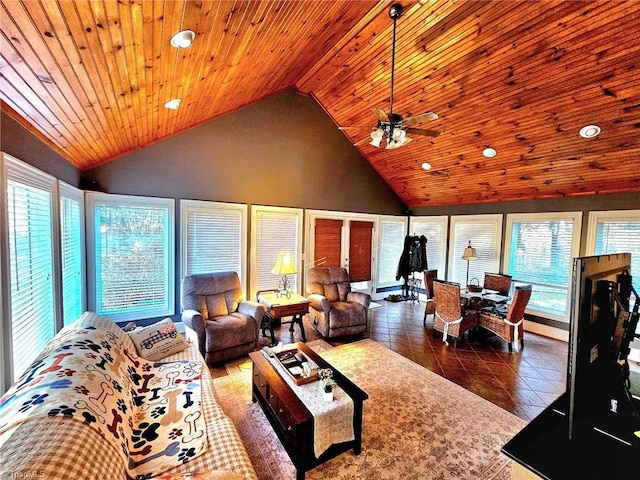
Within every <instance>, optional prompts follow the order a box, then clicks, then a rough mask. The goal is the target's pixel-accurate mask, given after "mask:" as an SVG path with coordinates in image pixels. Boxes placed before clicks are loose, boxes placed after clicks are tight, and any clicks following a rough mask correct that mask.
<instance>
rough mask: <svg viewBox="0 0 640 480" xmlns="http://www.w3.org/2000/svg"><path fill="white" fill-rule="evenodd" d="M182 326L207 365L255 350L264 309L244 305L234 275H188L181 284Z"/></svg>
mask: <svg viewBox="0 0 640 480" xmlns="http://www.w3.org/2000/svg"><path fill="white" fill-rule="evenodd" d="M182 308H183V312H182V322H183V323H184V324H185V327H186V328H185V333H186V336H187V338H189V339H191V340H192V341H193V342H196V344H197V345H198V348H199V349H200V353H202V356H203V357H204V359H205V361H206V362H207V364H209V365H211V364H215V363H219V362H223V361H225V360H228V359H230V358H235V357H239V356H242V355H244V354H246V353H249V352H252V351H254V350H256V349H257V348H258V329H259V328H260V322H261V321H262V316H263V315H264V306H263V305H261V304H259V303H258V302H250V301H244V300H243V299H242V288H241V286H240V279H239V278H238V274H237V273H236V272H218V273H205V274H198V275H189V276H187V277H185V278H184V280H183V281H182Z"/></svg>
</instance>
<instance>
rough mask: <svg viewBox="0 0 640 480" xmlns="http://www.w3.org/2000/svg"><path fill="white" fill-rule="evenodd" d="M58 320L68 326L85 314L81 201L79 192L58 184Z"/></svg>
mask: <svg viewBox="0 0 640 480" xmlns="http://www.w3.org/2000/svg"><path fill="white" fill-rule="evenodd" d="M60 232H61V239H60V259H61V264H62V265H61V266H62V316H63V322H64V325H69V324H70V323H72V322H73V321H74V320H76V319H77V318H79V317H80V315H82V313H83V312H84V310H85V305H86V301H85V288H84V272H85V265H84V261H85V260H84V259H85V248H84V198H83V193H82V190H78V189H77V188H73V187H71V186H70V185H66V184H63V183H62V182H60Z"/></svg>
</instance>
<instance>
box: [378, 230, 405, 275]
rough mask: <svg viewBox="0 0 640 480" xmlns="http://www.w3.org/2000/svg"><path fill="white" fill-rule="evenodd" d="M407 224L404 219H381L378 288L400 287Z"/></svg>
mask: <svg viewBox="0 0 640 480" xmlns="http://www.w3.org/2000/svg"><path fill="white" fill-rule="evenodd" d="M406 232H407V222H406V220H405V219H402V218H381V219H380V234H379V246H380V249H379V252H378V287H390V286H393V285H399V284H400V282H399V281H398V280H396V272H397V270H398V262H399V261H400V255H402V249H403V246H404V236H405V235H406Z"/></svg>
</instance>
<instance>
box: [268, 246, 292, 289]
mask: <svg viewBox="0 0 640 480" xmlns="http://www.w3.org/2000/svg"><path fill="white" fill-rule="evenodd" d="M271 273H273V274H274V275H282V278H281V279H280V282H279V283H278V293H277V294H276V295H277V296H278V297H283V296H285V297H287V298H291V292H290V291H289V279H288V278H287V275H291V274H294V273H298V271H297V270H296V267H295V265H294V259H293V256H292V255H290V254H288V253H279V254H278V258H277V259H276V264H275V266H274V267H273V269H272V270H271Z"/></svg>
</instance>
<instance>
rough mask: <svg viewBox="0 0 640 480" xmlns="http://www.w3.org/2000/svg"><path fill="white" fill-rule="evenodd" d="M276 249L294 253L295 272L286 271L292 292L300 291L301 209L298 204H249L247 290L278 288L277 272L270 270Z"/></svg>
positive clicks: (278, 251) (253, 293)
mask: <svg viewBox="0 0 640 480" xmlns="http://www.w3.org/2000/svg"><path fill="white" fill-rule="evenodd" d="M279 253H290V254H291V255H293V256H294V258H295V262H294V265H296V269H297V270H298V273H297V274H296V275H289V276H288V278H289V284H290V286H291V290H292V291H294V292H299V291H300V285H301V284H302V282H301V281H300V279H299V278H298V277H299V276H300V274H301V265H302V261H301V260H302V210H301V209H299V208H280V207H263V206H256V205H254V206H252V207H251V257H252V258H251V292H252V297H253V298H255V293H256V292H257V291H259V290H268V289H275V288H278V282H279V281H280V279H281V276H279V275H275V274H273V273H271V270H272V269H273V267H274V265H275V264H276V259H277V258H278V254H279Z"/></svg>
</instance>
